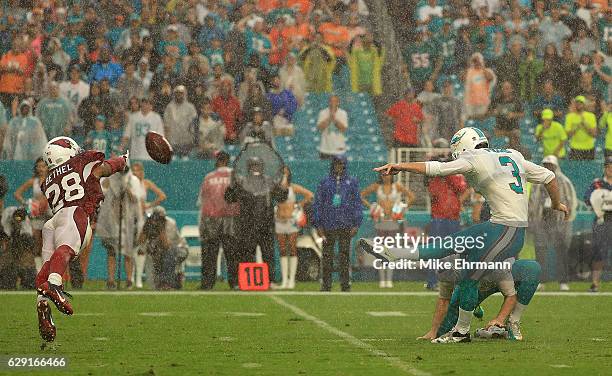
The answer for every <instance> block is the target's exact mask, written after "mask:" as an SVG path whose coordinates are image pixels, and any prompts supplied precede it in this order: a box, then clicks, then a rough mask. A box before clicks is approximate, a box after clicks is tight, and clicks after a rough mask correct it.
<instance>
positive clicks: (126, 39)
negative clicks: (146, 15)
mask: <svg viewBox="0 0 612 376" xmlns="http://www.w3.org/2000/svg"><path fill="white" fill-rule="evenodd" d="M140 21H141V20H140V16H139V15H138V14H136V13H132V14H131V15H130V24H129V27H128V28H127V29H125V30H123V32H122V33H121V36H120V37H119V40H118V42H117V44H116V45H115V51H117V52H118V53H122V52H124V51H125V50H127V49H129V48H130V47H132V43H133V39H134V38H136V39H141V38H142V37H143V36H144V35H149V31H148V30H147V29H146V28H144V27H143V26H142V24H141V22H140Z"/></svg>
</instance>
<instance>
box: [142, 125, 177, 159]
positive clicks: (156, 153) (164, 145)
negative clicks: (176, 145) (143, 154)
mask: <svg viewBox="0 0 612 376" xmlns="http://www.w3.org/2000/svg"><path fill="white" fill-rule="evenodd" d="M145 146H146V147H147V153H149V155H150V156H151V158H153V160H154V161H156V162H159V163H163V164H168V163H170V161H171V160H172V154H173V151H172V146H171V145H170V143H169V142H168V140H166V137H164V136H162V135H161V134H159V133H157V132H149V133H147V136H146V138H145Z"/></svg>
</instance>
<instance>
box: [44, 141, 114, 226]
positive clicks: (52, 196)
mask: <svg viewBox="0 0 612 376" xmlns="http://www.w3.org/2000/svg"><path fill="white" fill-rule="evenodd" d="M103 162H104V153H100V152H97V151H93V150H88V151H85V152H83V153H80V154H77V155H76V156H74V157H72V158H70V159H69V160H67V161H66V162H64V163H62V164H61V165H59V166H57V167H56V168H54V169H52V170H49V174H48V175H47V178H46V179H45V181H44V182H43V183H42V184H41V189H42V191H43V192H44V193H45V196H46V197H47V200H48V201H49V206H50V207H51V210H53V214H55V213H57V212H58V211H60V209H62V208H66V207H71V206H78V207H81V208H83V209H84V210H85V213H87V216H88V217H89V219H90V220H94V219H95V215H96V212H97V210H98V206H99V204H100V202H101V201H102V200H103V199H104V194H103V193H102V187H101V186H100V180H99V179H98V178H97V177H95V176H94V174H93V170H94V168H95V167H97V166H99V165H100V164H102V163H103Z"/></svg>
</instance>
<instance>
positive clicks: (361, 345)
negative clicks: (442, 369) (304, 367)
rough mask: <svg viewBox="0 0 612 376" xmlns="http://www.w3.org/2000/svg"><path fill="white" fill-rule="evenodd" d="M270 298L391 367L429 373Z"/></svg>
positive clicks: (414, 373)
mask: <svg viewBox="0 0 612 376" xmlns="http://www.w3.org/2000/svg"><path fill="white" fill-rule="evenodd" d="M270 298H271V299H272V300H274V301H275V302H276V303H277V304H279V305H281V306H283V307H285V308H287V309H289V310H290V311H292V312H293V313H295V314H296V315H298V316H300V317H301V318H303V319H304V320H307V321H310V322H312V323H314V324H315V325H317V326H318V327H320V328H321V329H324V330H326V331H328V332H329V333H331V334H334V335H336V336H338V337H340V338H342V339H343V340H345V341H346V342H348V343H349V344H351V345H353V346H354V347H357V348H360V349H362V350H365V351H367V352H369V353H371V354H372V355H375V356H377V357H379V358H382V359H383V360H385V361H387V362H388V363H389V364H391V365H392V366H393V367H395V368H397V369H400V370H402V371H404V372H406V373H409V374H411V375H415V376H426V375H429V373H427V372H423V371H420V370H418V369H416V368H414V367H412V366H411V365H410V364H408V363H405V362H404V361H402V360H401V359H400V358H398V357H395V356H389V354H387V353H386V352H384V351H382V350H378V349H377V348H375V347H374V346H372V345H370V344H369V343H366V342H364V341H362V340H360V339H359V338H357V337H354V336H353V335H351V334H349V333H347V332H343V331H342V330H340V329H338V328H336V327H333V326H331V325H330V324H328V323H327V322H325V321H323V320H321V319H319V318H317V317H315V316H313V315H311V314H309V313H307V312H305V311H303V310H302V309H301V308H299V307H296V306H294V305H293V304H290V303H287V302H286V301H285V300H283V299H282V298H281V297H279V296H277V295H272V296H270Z"/></svg>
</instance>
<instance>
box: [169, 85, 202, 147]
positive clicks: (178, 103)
mask: <svg viewBox="0 0 612 376" xmlns="http://www.w3.org/2000/svg"><path fill="white" fill-rule="evenodd" d="M173 93H174V95H173V98H172V100H171V101H170V103H168V105H167V106H166V110H165V111H164V124H165V126H166V138H167V139H168V141H169V142H170V145H172V148H173V149H174V153H175V154H176V155H177V156H178V157H187V156H188V155H189V153H190V152H191V149H192V148H193V146H194V141H195V121H196V120H197V118H198V113H197V111H196V109H195V107H194V106H193V104H192V103H191V102H189V101H188V100H187V92H186V89H185V86H183V85H178V86H177V87H175V88H174V90H173Z"/></svg>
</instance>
